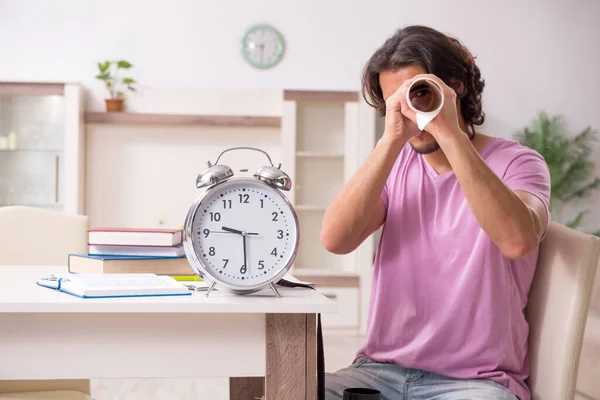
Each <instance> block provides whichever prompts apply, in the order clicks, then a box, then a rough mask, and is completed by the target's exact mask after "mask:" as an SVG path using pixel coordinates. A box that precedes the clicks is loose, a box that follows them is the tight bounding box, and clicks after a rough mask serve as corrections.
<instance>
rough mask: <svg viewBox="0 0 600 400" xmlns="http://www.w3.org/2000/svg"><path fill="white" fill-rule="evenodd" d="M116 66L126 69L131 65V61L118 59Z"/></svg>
mask: <svg viewBox="0 0 600 400" xmlns="http://www.w3.org/2000/svg"><path fill="white" fill-rule="evenodd" d="M117 66H118V67H119V68H123V69H128V68H131V67H132V65H131V63H129V62H127V61H125V60H120V61H118V62H117Z"/></svg>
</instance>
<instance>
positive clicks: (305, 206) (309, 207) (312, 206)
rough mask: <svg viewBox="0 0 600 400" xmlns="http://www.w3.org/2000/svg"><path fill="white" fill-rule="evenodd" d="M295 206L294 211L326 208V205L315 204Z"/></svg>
mask: <svg viewBox="0 0 600 400" xmlns="http://www.w3.org/2000/svg"><path fill="white" fill-rule="evenodd" d="M295 208H296V211H325V210H326V209H327V207H326V206H319V205H316V204H298V205H297V206H296V207H295Z"/></svg>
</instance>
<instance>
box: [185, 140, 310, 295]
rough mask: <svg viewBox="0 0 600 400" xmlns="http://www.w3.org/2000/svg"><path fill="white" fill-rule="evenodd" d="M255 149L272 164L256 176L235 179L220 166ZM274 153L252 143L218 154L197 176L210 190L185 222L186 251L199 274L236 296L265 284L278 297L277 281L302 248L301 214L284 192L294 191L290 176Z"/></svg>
mask: <svg viewBox="0 0 600 400" xmlns="http://www.w3.org/2000/svg"><path fill="white" fill-rule="evenodd" d="M232 150H254V151H259V152H262V153H263V154H265V155H266V156H267V158H268V160H269V164H270V165H266V166H263V167H260V168H258V169H257V170H256V172H255V174H254V177H253V178H233V171H232V170H231V168H230V167H228V166H227V165H224V164H218V162H219V159H220V158H221V156H222V155H223V154H224V153H227V152H229V151H232ZM280 167H281V165H279V166H274V165H273V163H272V162H271V158H270V157H269V155H268V154H267V153H266V152H264V151H263V150H260V149H256V148H253V147H234V148H230V149H227V150H224V151H223V152H221V154H219V156H218V157H217V160H216V162H215V164H214V165H213V164H212V163H210V162H209V163H208V168H207V169H205V170H204V171H202V172H201V173H200V175H198V179H197V181H196V186H197V187H198V188H207V189H206V191H205V192H204V193H203V194H202V195H201V196H200V197H199V198H198V199H197V200H196V202H194V204H193V205H192V206H191V207H190V210H189V212H188V215H187V218H186V220H185V226H184V249H185V252H186V256H187V258H188V260H189V262H190V264H191V266H192V268H194V270H195V272H196V273H197V274H198V275H199V276H201V277H202V278H203V279H204V280H206V281H208V282H211V285H210V288H209V290H208V292H207V295H208V294H209V293H210V291H211V290H212V289H213V288H214V287H215V285H218V286H219V287H220V288H221V289H225V290H228V291H231V292H233V293H236V294H246V293H253V292H256V291H258V290H260V289H262V288H264V287H269V286H270V287H271V289H272V290H273V291H274V292H275V293H276V294H277V295H279V293H278V292H277V289H276V288H275V284H276V283H277V282H279V281H280V280H281V278H282V277H283V276H284V275H285V274H286V273H287V271H288V270H289V269H290V268H291V266H292V264H293V262H294V259H295V257H296V254H297V250H298V242H299V229H298V218H297V216H296V212H295V210H294V207H293V206H292V205H291V203H290V202H289V200H288V199H287V198H286V197H285V195H284V194H283V193H282V191H288V190H290V189H291V186H292V182H291V180H290V178H289V176H288V175H287V174H286V173H285V172H283V171H282V170H281V169H280Z"/></svg>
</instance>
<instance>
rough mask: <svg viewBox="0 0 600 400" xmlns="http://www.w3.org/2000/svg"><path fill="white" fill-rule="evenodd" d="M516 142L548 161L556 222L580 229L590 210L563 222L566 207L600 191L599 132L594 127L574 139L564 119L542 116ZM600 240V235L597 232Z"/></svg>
mask: <svg viewBox="0 0 600 400" xmlns="http://www.w3.org/2000/svg"><path fill="white" fill-rule="evenodd" d="M516 139H517V140H518V141H519V142H520V143H521V144H523V145H524V146H527V147H529V148H531V149H533V150H535V151H537V152H538V153H540V154H541V155H542V157H544V159H545V160H546V164H547V165H548V169H549V171H550V182H551V194H550V212H551V213H552V215H553V219H555V220H557V221H558V222H559V223H563V224H565V225H566V226H568V227H570V228H574V229H577V228H579V227H580V225H581V223H582V221H583V217H584V216H585V214H587V213H588V212H589V210H581V211H579V212H578V213H577V215H576V216H575V217H574V218H572V219H570V220H569V221H561V219H562V211H563V210H564V208H565V206H566V205H569V206H572V205H573V202H574V201H576V200H581V199H584V198H586V197H588V196H589V195H590V194H592V192H593V191H594V190H596V189H598V188H600V178H599V177H594V176H593V175H594V161H593V160H592V147H591V145H592V142H593V141H595V140H596V139H597V132H596V131H594V130H592V129H591V128H590V127H588V128H586V129H584V130H583V131H582V132H580V133H579V134H577V135H576V136H574V137H569V135H568V134H567V132H566V130H565V127H564V124H563V121H562V118H561V117H558V116H554V117H552V118H550V117H548V115H547V114H546V113H543V112H541V113H539V114H538V117H537V119H536V120H535V121H533V123H532V125H531V127H529V128H525V129H524V130H523V131H521V132H519V133H518V134H517V137H516ZM594 234H595V235H596V236H600V231H597V232H594Z"/></svg>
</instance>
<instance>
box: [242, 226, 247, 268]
mask: <svg viewBox="0 0 600 400" xmlns="http://www.w3.org/2000/svg"><path fill="white" fill-rule="evenodd" d="M242 240H243V241H244V267H246V268H245V269H246V272H248V263H247V262H246V235H242Z"/></svg>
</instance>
